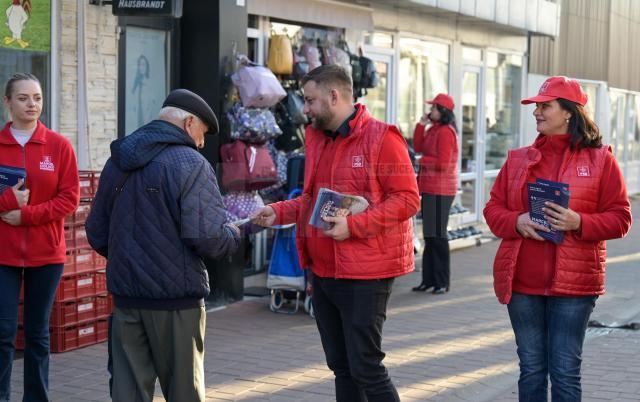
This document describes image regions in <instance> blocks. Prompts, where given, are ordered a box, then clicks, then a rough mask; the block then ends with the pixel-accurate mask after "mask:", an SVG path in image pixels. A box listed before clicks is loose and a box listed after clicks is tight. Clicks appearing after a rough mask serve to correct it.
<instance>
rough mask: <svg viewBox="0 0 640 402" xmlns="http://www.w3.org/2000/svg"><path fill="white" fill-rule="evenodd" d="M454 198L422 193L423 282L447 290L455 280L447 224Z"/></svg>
mask: <svg viewBox="0 0 640 402" xmlns="http://www.w3.org/2000/svg"><path fill="white" fill-rule="evenodd" d="M453 198H454V197H453V196H448V195H434V194H426V193H423V194H422V232H423V234H424V253H423V255H422V283H423V284H425V285H426V286H427V287H431V286H435V287H436V288H447V287H449V283H450V280H451V261H450V258H451V257H450V253H449V240H448V239H447V225H448V224H449V209H450V208H451V204H452V203H453Z"/></svg>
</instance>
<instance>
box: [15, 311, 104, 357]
mask: <svg viewBox="0 0 640 402" xmlns="http://www.w3.org/2000/svg"><path fill="white" fill-rule="evenodd" d="M49 330H50V333H51V352H53V353H60V352H66V351H69V350H73V349H78V348H81V347H84V346H89V345H95V344H96V343H100V342H104V341H106V340H107V337H108V336H109V332H108V330H109V329H108V325H107V320H106V319H100V320H95V321H91V322H86V323H84V324H79V325H72V326H68V327H51V328H50V329H49ZM15 345H16V349H24V330H23V329H22V328H18V335H17V336H16V341H15Z"/></svg>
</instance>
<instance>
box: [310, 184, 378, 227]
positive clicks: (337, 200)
mask: <svg viewBox="0 0 640 402" xmlns="http://www.w3.org/2000/svg"><path fill="white" fill-rule="evenodd" d="M368 206H369V202H368V201H367V200H366V199H365V198H364V197H361V196H359V195H348V194H342V193H338V192H336V191H333V190H329V189H328V188H324V187H322V188H321V189H320V191H319V192H318V198H317V199H316V204H315V205H314V207H313V212H311V219H309V224H310V225H313V226H315V227H317V228H320V229H322V230H329V229H331V226H332V223H331V222H325V221H324V219H322V218H325V217H327V216H347V215H355V214H359V213H360V212H363V211H364V210H366V209H367V207H368Z"/></svg>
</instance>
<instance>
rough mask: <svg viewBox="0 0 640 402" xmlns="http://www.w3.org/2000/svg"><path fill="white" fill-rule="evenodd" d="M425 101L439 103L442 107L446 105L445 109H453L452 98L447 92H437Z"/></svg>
mask: <svg viewBox="0 0 640 402" xmlns="http://www.w3.org/2000/svg"><path fill="white" fill-rule="evenodd" d="M427 103H433V104H436V105H440V106H442V107H446V108H447V109H449V110H452V111H453V98H452V97H450V96H449V95H447V94H438V95H436V97H435V98H433V99H432V100H430V101H427Z"/></svg>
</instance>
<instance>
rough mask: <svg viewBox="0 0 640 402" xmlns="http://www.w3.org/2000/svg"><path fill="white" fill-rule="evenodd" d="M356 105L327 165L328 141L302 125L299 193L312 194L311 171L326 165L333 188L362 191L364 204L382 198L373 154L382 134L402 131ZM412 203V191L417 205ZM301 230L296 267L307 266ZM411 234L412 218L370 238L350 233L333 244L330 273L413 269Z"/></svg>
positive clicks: (302, 221)
mask: <svg viewBox="0 0 640 402" xmlns="http://www.w3.org/2000/svg"><path fill="white" fill-rule="evenodd" d="M356 107H357V109H358V113H357V115H356V117H355V123H354V126H353V129H352V130H351V132H350V134H349V136H348V137H347V138H346V139H345V140H344V141H342V143H341V144H340V145H339V146H338V148H337V149H336V153H335V157H334V160H333V164H332V165H331V166H327V165H325V164H323V163H322V161H321V160H320V155H321V153H322V149H323V148H324V143H325V142H326V141H331V140H330V139H329V138H328V137H327V136H326V135H325V134H324V133H323V132H322V131H319V130H315V129H314V128H313V127H311V126H309V127H307V130H306V160H305V180H304V186H305V189H304V191H305V193H309V194H312V193H313V192H312V189H310V188H309V186H312V185H313V182H314V178H313V172H314V171H315V170H316V169H331V177H332V179H331V188H332V189H333V190H335V191H338V192H343V193H346V194H357V195H361V196H363V197H364V198H366V199H367V200H368V201H369V204H370V205H369V208H375V207H376V206H377V205H378V204H380V203H381V202H382V201H383V200H384V198H385V194H384V193H383V191H382V188H381V185H380V183H379V182H378V176H377V174H376V167H377V162H378V156H379V155H380V152H384V150H381V144H382V140H383V138H384V136H385V135H397V136H400V137H402V135H401V134H400V132H399V131H398V129H397V128H396V127H395V126H393V125H389V124H386V123H384V122H381V121H378V120H376V119H374V118H373V117H372V116H371V115H370V114H369V112H368V111H367V109H366V108H365V107H364V106H362V105H356ZM408 160H409V156H408V153H407V161H408ZM356 164H357V166H356ZM409 167H410V164H409ZM411 174H413V173H411ZM407 177H409V176H407ZM411 180H414V179H411ZM414 183H415V181H414ZM417 203H418V194H417V192H416V208H417ZM312 209H313V203H312V202H311V203H308V204H307V205H304V206H303V208H302V211H301V213H300V214H299V215H298V217H297V222H296V223H297V224H298V227H304V226H306V225H307V224H308V222H309V216H310V213H311V211H312ZM303 233H304V230H297V231H296V237H297V239H296V240H297V244H298V252H299V255H300V257H301V258H300V263H301V265H302V266H309V263H310V261H309V258H308V255H307V252H306V244H305V243H306V239H305V236H304V235H303ZM412 234H413V225H412V221H411V219H407V220H405V221H403V222H400V223H398V224H396V225H392V227H391V228H390V229H387V230H386V231H385V232H382V233H378V234H376V235H375V236H371V237H359V238H355V237H352V238H349V239H346V240H344V241H339V242H335V243H334V250H335V259H336V273H335V277H336V278H350V279H380V278H390V277H396V276H400V275H403V274H406V273H409V272H411V271H412V270H413V267H414V256H413V242H412V238H413V236H412Z"/></svg>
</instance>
